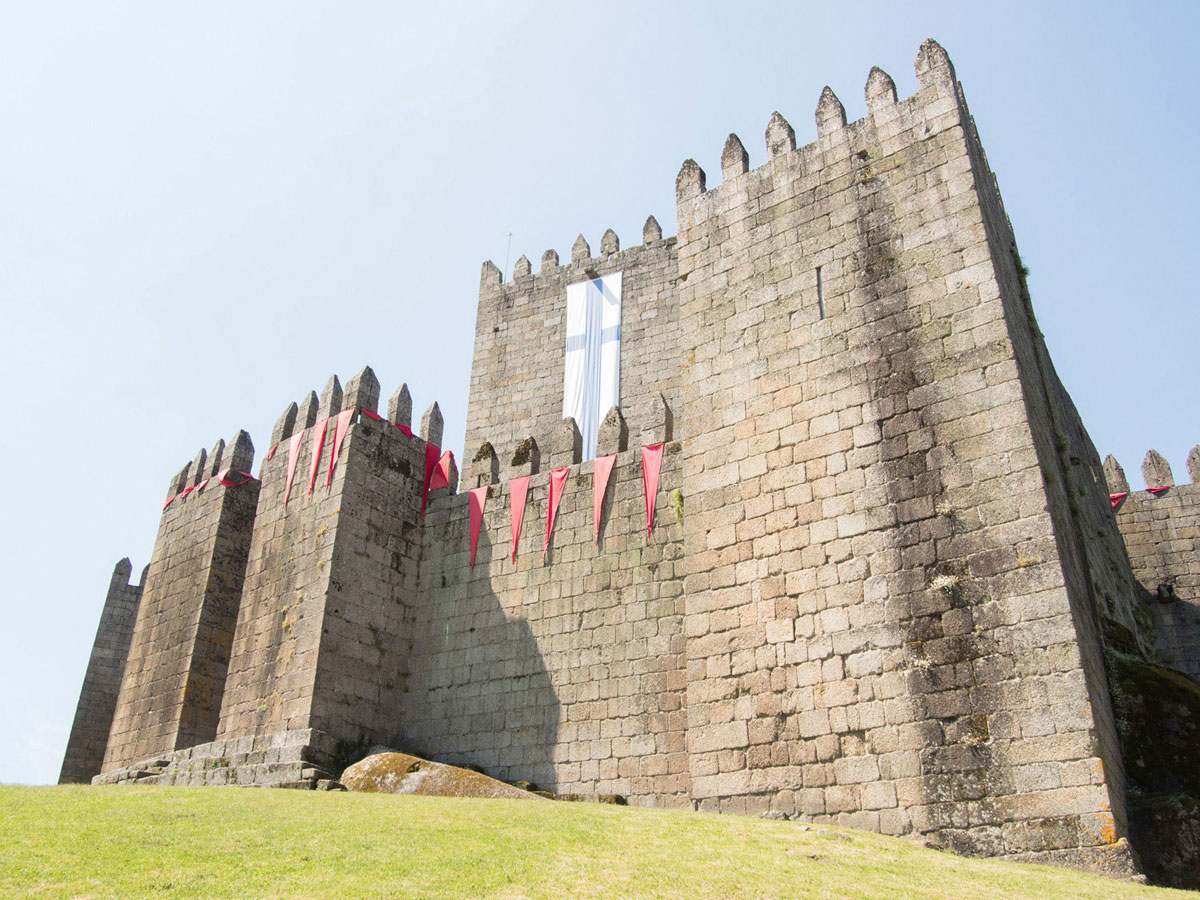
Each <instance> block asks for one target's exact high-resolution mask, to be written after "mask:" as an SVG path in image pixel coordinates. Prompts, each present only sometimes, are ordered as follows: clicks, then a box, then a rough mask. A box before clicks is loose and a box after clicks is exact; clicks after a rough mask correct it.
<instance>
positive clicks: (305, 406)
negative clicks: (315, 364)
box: [292, 385, 328, 435]
mask: <svg viewBox="0 0 1200 900" xmlns="http://www.w3.org/2000/svg"><path fill="white" fill-rule="evenodd" d="M326 388H328V385H326ZM320 408H321V398H320V397H318V396H317V392H316V391H309V393H308V396H307V397H305V398H304V402H302V403H301V404H300V408H299V410H297V412H296V423H295V425H294V426H293V427H292V434H293V435H295V434H296V432H297V431H308V429H310V428H312V427H313V426H314V425H316V424H317V414H318V412H319V410H320Z"/></svg>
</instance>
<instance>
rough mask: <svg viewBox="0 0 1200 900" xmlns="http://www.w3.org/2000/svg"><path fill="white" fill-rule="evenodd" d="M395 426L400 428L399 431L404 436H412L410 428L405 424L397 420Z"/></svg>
mask: <svg viewBox="0 0 1200 900" xmlns="http://www.w3.org/2000/svg"><path fill="white" fill-rule="evenodd" d="M396 427H397V428H399V429H400V433H401V434H402V435H404V436H405V437H406V438H410V437H412V436H413V433H412V429H411V428H409V427H408V426H407V425H401V424H400V423H399V422H397V423H396Z"/></svg>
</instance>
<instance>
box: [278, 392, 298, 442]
mask: <svg viewBox="0 0 1200 900" xmlns="http://www.w3.org/2000/svg"><path fill="white" fill-rule="evenodd" d="M299 413H300V409H299V407H298V406H296V403H295V401H293V402H291V403H289V404H288V406H287V409H285V410H284V411H283V415H281V416H280V417H279V419H278V420H276V422H275V427H274V428H272V429H271V446H272V447H275V446H278V445H279V444H280V443H281V442H282V441H286V440H287V439H288V438H290V437H291V436H292V432H293V431H294V430H295V428H296V417H297V416H298V415H299Z"/></svg>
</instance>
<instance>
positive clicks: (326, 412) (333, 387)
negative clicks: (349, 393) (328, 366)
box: [316, 375, 342, 422]
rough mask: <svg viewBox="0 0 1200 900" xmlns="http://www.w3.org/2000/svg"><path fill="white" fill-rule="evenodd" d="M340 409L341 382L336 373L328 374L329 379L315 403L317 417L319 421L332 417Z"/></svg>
mask: <svg viewBox="0 0 1200 900" xmlns="http://www.w3.org/2000/svg"><path fill="white" fill-rule="evenodd" d="M341 411H342V383H341V382H340V381H338V377H337V376H336V375H330V376H329V380H328V381H327V382H325V387H324V388H322V389H321V398H320V402H319V403H318V404H317V418H316V421H318V422H320V421H323V420H325V419H332V418H333V417H334V416H336V415H337V414H338V413H340V412H341Z"/></svg>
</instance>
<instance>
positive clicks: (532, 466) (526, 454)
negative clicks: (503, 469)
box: [507, 435, 542, 478]
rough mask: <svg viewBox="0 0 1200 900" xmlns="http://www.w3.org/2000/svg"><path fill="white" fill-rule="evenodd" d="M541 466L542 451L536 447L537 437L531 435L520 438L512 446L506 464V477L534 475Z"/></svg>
mask: <svg viewBox="0 0 1200 900" xmlns="http://www.w3.org/2000/svg"><path fill="white" fill-rule="evenodd" d="M541 468H542V453H541V450H540V449H539V448H538V442H537V439H536V438H534V437H533V436H532V435H531V436H529V437H525V438H522V439H521V440H520V441H518V442H517V444H516V445H515V446H514V447H513V452H512V456H511V457H510V458H509V461H508V466H507V477H509V478H519V477H520V476H522V475H536V474H537V473H538V472H540V471H541Z"/></svg>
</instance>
